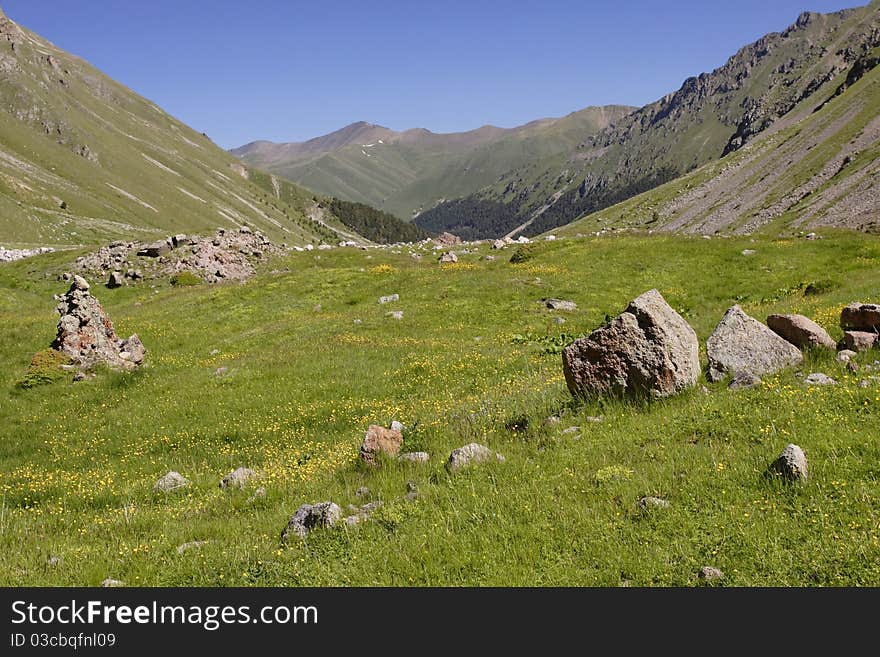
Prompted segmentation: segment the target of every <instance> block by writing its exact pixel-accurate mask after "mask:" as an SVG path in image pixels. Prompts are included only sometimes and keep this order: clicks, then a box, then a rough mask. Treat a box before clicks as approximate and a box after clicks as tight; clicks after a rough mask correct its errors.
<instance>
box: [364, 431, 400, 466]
mask: <svg viewBox="0 0 880 657" xmlns="http://www.w3.org/2000/svg"><path fill="white" fill-rule="evenodd" d="M402 443H403V434H402V433H400V431H397V430H396V429H386V428H385V427H380V426H378V425H376V424H371V425H370V428H369V429H367V432H366V434H364V442H363V443H361V454H360V455H361V460H362V461H363V462H364V463H366V464H367V465H377V458H378V454H380V453H383V454H387V455H388V456H397V454H398V453H399V452H400V446H401V444H402Z"/></svg>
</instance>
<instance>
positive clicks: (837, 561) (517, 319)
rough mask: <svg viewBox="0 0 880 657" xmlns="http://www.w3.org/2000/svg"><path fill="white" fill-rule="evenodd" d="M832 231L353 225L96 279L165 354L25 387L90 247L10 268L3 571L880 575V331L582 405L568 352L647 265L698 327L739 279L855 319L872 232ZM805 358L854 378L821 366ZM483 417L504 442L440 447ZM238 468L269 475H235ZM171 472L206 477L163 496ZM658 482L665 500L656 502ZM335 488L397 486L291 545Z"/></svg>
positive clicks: (477, 579) (0, 270)
mask: <svg viewBox="0 0 880 657" xmlns="http://www.w3.org/2000/svg"><path fill="white" fill-rule="evenodd" d="M822 237H823V239H819V240H815V241H807V240H803V239H785V240H781V239H772V238H761V239H757V238H755V239H750V238H747V237H743V238H713V239H711V240H705V239H699V238H686V237H673V236H668V237H660V236H645V235H619V236H614V237H605V238H587V239H564V240H563V239H560V240H557V241H555V242H546V243H545V242H541V243H540V244H536V245H535V246H534V247H533V248H532V249H531V250H530V251H529V252H528V254H527V255H526V257H521V258H518V260H521V262H519V263H517V264H511V263H510V258H511V255H512V254H513V253H514V251H515V250H516V247H508V248H507V249H505V250H503V251H492V250H490V249H489V247H488V245H480V246H478V247H473V246H469V247H467V248H469V249H470V251H471V252H470V253H468V254H464V255H461V256H460V257H459V262H458V264H455V265H443V266H441V265H440V264H439V263H438V262H437V257H436V256H437V255H438V253H436V252H428V251H426V252H425V255H424V257H423V258H422V259H421V260H415V259H413V258H412V257H410V255H409V249H407V248H403V249H370V250H366V251H362V250H357V249H334V250H332V251H321V252H308V253H296V254H291V255H290V256H285V257H284V258H280V259H277V260H276V261H274V262H272V263H270V264H269V265H268V266H267V267H266V268H265V269H264V270H263V271H261V273H260V274H259V275H258V276H257V277H256V278H254V279H252V280H251V281H250V282H248V283H247V284H244V285H237V284H224V285H217V286H211V285H206V284H202V285H191V286H183V285H176V286H175V285H171V283H170V281H169V280H159V281H154V282H147V283H139V284H136V285H131V286H128V287H123V288H119V289H115V290H108V289H106V288H104V287H103V286H101V285H99V284H98V283H100V281H92V283H93V287H92V290H93V293H94V294H95V296H97V297H98V299H99V300H100V301H101V302H102V304H103V305H104V307H105V309H106V310H107V312H108V313H109V315H110V317H111V318H112V320H113V322H114V324H115V326H116V329H117V332H118V333H119V335H120V336H121V337H127V336H128V335H130V334H132V333H138V334H139V336H140V337H141V339H142V340H143V342H144V344H145V345H146V348H147V350H148V353H147V363H148V366H146V367H144V368H142V369H141V370H140V371H137V372H134V373H128V374H126V373H116V372H109V371H102V372H98V373H97V376H96V377H95V378H90V379H87V380H85V381H81V382H77V383H74V382H73V381H72V374H64V375H63V376H60V377H57V378H56V380H54V381H49V382H46V383H43V384H41V385H34V386H32V387H23V386H22V385H21V382H22V381H23V380H24V379H25V377H26V374H27V371H28V365H29V363H30V361H31V358H32V357H33V356H34V354H35V353H37V352H39V351H41V350H44V349H45V348H46V347H48V345H49V344H50V343H51V341H52V339H53V337H54V334H55V324H56V322H57V319H58V317H57V315H56V314H55V312H54V306H55V302H54V301H53V299H52V295H53V294H58V293H62V292H64V291H65V289H66V286H65V284H64V283H61V282H59V280H58V276H59V274H60V273H62V272H64V271H67V270H69V268H70V266H71V265H70V263H71V262H72V261H73V259H74V258H75V256H76V255H77V253H76V252H62V253H53V254H48V255H45V256H40V257H36V258H31V259H28V260H23V261H19V262H16V263H11V264H5V265H0V324H2V326H3V331H2V333H0V363H2V368H0V499H2V507H0V585H5V586H36V585H48V586H73V585H77V586H79V585H85V586H95V585H98V584H99V583H100V582H101V581H102V580H104V579H105V578H114V579H118V580H121V581H122V582H124V583H125V584H126V585H129V586H136V585H143V586H198V585H205V586H226V585H228V586H316V585H321V586H324V585H328V586H373V585H379V586H387V585H392V586H429V585H431V586H434V585H438V586H462V585H464V586H472V585H479V586H496V585H512V586H531V585H537V586H550V585H573V586H621V585H632V586H692V585H693V586H696V585H699V584H700V582H699V580H698V579H697V576H696V574H697V572H698V571H699V569H700V568H701V567H702V566H705V565H710V566H716V567H718V568H720V569H721V570H722V571H723V572H724V578H723V579H722V580H721V581H720V582H719V584H720V585H722V586H838V585H868V586H877V585H878V584H880V499H878V490H880V489H878V479H880V441H878V434H877V426H878V420H880V385H878V378H877V377H878V376H880V367H878V368H877V371H872V367H873V363H874V361H875V359H877V358H880V354H878V353H877V352H876V351H875V352H873V353H871V352H869V353H865V354H860V355H859V356H858V357H857V358H856V359H854V361H855V362H857V363H858V364H859V366H860V369H859V371H857V372H852V371H850V370H849V369H847V368H846V367H845V366H844V365H842V364H840V363H837V362H836V360H835V357H834V354H833V353H830V352H828V353H809V354H807V358H806V361H805V363H804V365H803V366H802V367H800V368H798V369H796V370H789V371H785V372H781V373H779V374H778V375H776V376H773V377H767V378H765V379H764V381H763V383H762V385H761V386H759V387H758V388H756V389H751V390H740V391H732V390H728V389H727V386H726V383H724V382H722V383H718V384H711V385H707V386H706V390H704V389H702V385H703V383H704V381H701V382H700V384H698V386H697V387H696V388H695V389H694V390H693V391H691V392H689V393H686V394H683V395H681V396H678V397H676V398H672V399H667V400H662V401H655V402H651V403H627V402H623V401H602V400H597V401H591V402H579V401H577V400H574V399H573V398H572V397H571V395H570V394H569V392H568V390H567V388H566V386H565V381H564V379H563V376H562V364H561V354H560V351H561V347H562V346H563V345H565V344H567V343H568V342H570V341H571V340H573V339H574V338H575V337H577V336H580V335H584V334H587V333H589V332H590V331H591V330H593V329H594V328H596V327H598V326H600V325H601V324H602V323H603V322H604V321H605V320H606V317H609V316H612V317H613V316H615V315H617V314H618V313H619V312H621V311H622V310H623V309H624V308H625V307H626V305H627V303H628V302H629V301H630V300H631V299H632V298H634V297H636V296H637V295H639V294H641V293H642V292H644V291H646V290H648V289H651V288H657V289H658V290H660V292H661V293H662V294H663V295H664V297H665V298H666V300H667V301H668V302H669V303H670V304H671V305H672V306H673V307H674V308H675V309H676V310H677V311H678V312H680V313H681V314H682V315H683V316H684V317H685V318H686V319H687V320H688V321H689V322H690V323H691V325H692V326H693V327H694V328H695V330H696V331H697V333H698V335H699V337H700V340H701V342H702V343H703V344H705V340H706V338H707V337H708V336H709V334H710V333H711V331H712V329H713V328H714V326H715V324H716V323H717V322H718V321H719V320H720V318H721V316H722V315H723V313H724V311H725V310H726V309H727V308H728V307H729V306H731V305H733V304H735V303H738V304H740V305H741V306H742V307H743V308H744V310H745V311H746V312H748V313H749V314H751V315H752V316H754V317H756V318H758V319H760V320H762V321H763V320H764V319H765V318H766V316H767V315H768V314H769V313H773V312H786V313H795V312H796V313H802V314H805V315H807V316H809V317H811V318H812V319H814V320H816V321H817V322H818V323H819V324H821V325H823V326H824V327H825V328H827V329H828V330H829V332H830V333H831V334H832V336H833V337H834V338H835V339H839V338H840V337H841V331H840V329H839V328H838V326H837V323H838V318H839V312H840V308H841V307H842V306H843V305H844V304H846V303H848V302H850V301H854V300H860V301H865V302H868V301H880V298H878V297H880V285H878V283H880V241H878V238H877V237H873V236H870V235H860V234H854V233H847V232H826V233H823V234H822ZM744 249H752V250H754V251H756V253H755V254H754V255H751V256H743V255H742V254H741V252H742V251H743V250H744ZM487 255H492V256H495V259H494V260H486V259H484V257H485V256H487ZM391 294H399V295H400V300H399V301H398V302H394V303H389V304H380V303H379V302H378V299H379V297H380V296H385V295H391ZM547 297H557V298H563V299H571V300H573V301H575V302H576V303H577V306H578V309H577V310H576V311H574V312H568V313H563V312H556V311H551V310H548V309H546V308H545V307H544V305H543V304H542V303H541V299H543V298H547ZM398 310H401V311H403V318H402V319H400V320H397V319H393V318H391V317H388V316H386V313H388V312H391V311H398ZM559 317H562V318H564V319H565V322H564V323H557V318H559ZM356 320H359V321H356ZM703 363H704V364H705V354H703ZM221 368H225V369H221ZM811 372H824V373H825V374H828V375H829V376H831V377H833V378H834V379H836V380H837V382H838V385H836V386H827V387H809V386H807V385H805V384H804V383H803V382H802V378H803V377H804V376H805V375H806V374H808V373H811ZM551 416H556V417H558V418H559V422H556V423H553V422H547V418H549V417H551ZM598 417H601V418H602V421H600V422H596V421H593V420H592V418H598ZM393 420H397V421H400V422H402V423H404V424H405V425H406V427H407V429H406V431H405V433H404V438H405V440H404V448H403V449H404V451H427V452H429V453H430V454H431V459H430V461H429V462H428V463H427V464H404V463H400V462H396V461H391V460H389V459H386V460H384V461H383V462H382V463H381V466H380V467H378V468H375V469H368V468H366V467H364V466H362V465H360V464H359V462H358V448H359V445H360V442H361V440H362V439H363V435H364V431H365V430H366V429H367V427H368V426H369V425H370V424H380V425H385V426H388V425H390V423H391V422H392V421H393ZM571 427H578V429H576V430H573V431H567V430H569V429H570V428H571ZM471 442H478V443H482V444H485V445H487V446H489V447H490V448H492V449H493V450H494V451H497V452H499V453H501V454H503V455H504V456H505V457H506V460H505V462H504V463H492V464H486V465H481V466H478V467H474V468H471V469H467V470H463V471H461V472H458V473H455V474H450V473H448V472H447V471H446V469H445V467H444V464H445V461H446V459H447V457H448V455H449V453H450V451H451V450H452V449H454V448H456V447H460V446H462V445H465V444H467V443H471ZM791 442H793V443H797V444H798V445H800V446H801V447H803V449H804V450H805V452H806V454H807V458H808V459H809V464H810V477H809V479H808V480H807V481H806V482H804V483H802V484H796V485H788V484H785V483H783V482H781V481H779V480H777V479H773V478H769V477H767V476H765V471H766V469H767V466H768V464H769V463H770V462H771V461H773V459H775V457H776V456H777V455H778V454H779V453H780V452H781V451H782V449H783V448H784V447H785V445H786V444H788V443H791ZM240 466H245V467H250V468H252V469H254V470H255V471H257V472H258V474H259V478H258V480H256V481H254V482H252V483H251V484H249V485H248V486H246V487H245V488H244V489H242V490H224V489H221V488H220V487H219V485H218V484H219V481H220V479H221V478H222V477H223V476H224V475H225V474H227V473H229V472H230V471H232V470H234V469H235V468H237V467H240ZM170 470H174V471H177V472H179V473H181V474H182V475H183V476H184V477H186V478H187V479H189V480H190V481H191V482H192V485H191V486H190V487H188V488H186V489H183V490H180V491H176V492H172V493H154V492H153V485H154V484H155V482H156V481H157V480H158V479H159V478H160V477H161V476H162V475H164V474H165V473H166V472H168V471H170ZM408 483H409V484H412V485H413V486H414V487H415V488H416V489H417V491H418V496H417V497H416V498H415V499H414V500H407V499H405V495H406V493H407V484H408ZM361 487H367V488H368V489H369V490H370V496H369V497H366V498H364V497H360V498H359V497H357V496H356V495H355V492H356V491H357V490H358V489H359V488H361ZM411 487H412V486H411ZM258 488H263V489H264V491H265V494H264V495H260V494H257V489H258ZM261 492H262V491H261ZM643 496H655V497H660V498H663V499H665V500H667V501H668V502H669V503H670V506H669V508H651V509H648V510H643V509H641V508H640V507H639V505H638V501H639V499H640V498H641V497H643ZM325 500H332V501H334V502H336V503H337V504H339V505H340V506H341V507H342V508H343V509H345V508H346V507H347V506H348V505H349V504H358V505H360V504H363V503H364V502H365V501H370V500H381V501H382V503H383V504H382V506H381V508H380V509H379V510H378V511H377V512H376V513H375V514H374V515H373V516H372V517H371V519H370V520H369V521H367V522H364V523H362V524H359V525H357V526H345V525H343V526H336V527H333V528H329V529H323V530H316V531H313V532H312V533H311V534H310V535H309V536H308V538H306V539H305V540H299V539H297V540H295V541H292V542H290V543H289V544H288V545H286V546H282V544H281V542H280V533H281V531H282V529H284V527H285V525H286V523H287V520H288V519H289V518H290V516H291V515H292V514H293V513H294V512H295V511H296V509H297V508H298V507H299V506H300V505H301V504H303V503H315V502H321V501H325ZM194 541H204V542H205V543H204V544H202V545H201V546H200V547H193V548H191V549H188V550H185V551H182V552H181V551H178V547H179V546H181V545H183V544H186V543H191V542H194Z"/></svg>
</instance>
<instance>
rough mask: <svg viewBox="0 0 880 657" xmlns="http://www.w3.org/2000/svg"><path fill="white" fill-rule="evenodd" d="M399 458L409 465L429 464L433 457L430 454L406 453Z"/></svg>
mask: <svg viewBox="0 0 880 657" xmlns="http://www.w3.org/2000/svg"><path fill="white" fill-rule="evenodd" d="M397 458H398V459H400V460H401V461H406V462H407V463H427V462H428V461H430V460H431V455H430V454H428V452H406V453H404V454H401V455H400V456H398V457H397Z"/></svg>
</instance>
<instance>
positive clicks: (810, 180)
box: [555, 48, 880, 235]
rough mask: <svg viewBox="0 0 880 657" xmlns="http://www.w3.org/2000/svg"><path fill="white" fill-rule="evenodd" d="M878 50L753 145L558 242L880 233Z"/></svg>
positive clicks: (569, 229) (576, 225)
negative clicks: (663, 234) (674, 235)
mask: <svg viewBox="0 0 880 657" xmlns="http://www.w3.org/2000/svg"><path fill="white" fill-rule="evenodd" d="M878 61H880V48H874V49H873V50H871V51H868V52H867V53H865V54H864V55H863V56H862V57H860V58H859V59H858V60H856V62H855V63H854V64H853V66H852V67H851V68H850V69H849V70H848V71H847V72H844V73H841V74H840V76H838V78H837V79H835V80H833V81H832V83H831V84H829V85H826V87H824V88H823V89H822V90H821V91H820V92H819V93H817V94H816V95H815V96H814V97H811V99H810V100H809V102H804V103H802V104H801V105H800V106H799V107H798V108H797V109H796V110H795V111H793V112H791V113H789V114H788V115H786V116H785V117H784V118H783V119H782V120H779V121H777V122H775V123H774V125H772V126H771V127H770V128H769V129H768V130H766V131H765V132H764V133H762V134H761V135H760V136H758V137H756V138H755V139H754V141H752V142H750V143H748V144H746V145H745V146H744V147H742V148H741V149H739V150H738V151H736V152H735V153H732V154H730V155H728V156H727V157H725V158H724V159H722V160H718V161H715V162H711V163H709V164H706V165H704V166H703V167H701V168H699V169H697V170H696V171H694V172H691V173H690V174H688V175H686V176H683V177H682V178H679V179H676V180H674V181H672V182H669V183H667V184H665V185H662V186H660V187H658V188H656V189H654V190H651V191H649V192H646V193H644V194H641V195H639V196H636V197H634V198H632V199H630V200H628V201H626V202H623V203H620V204H618V205H615V206H613V207H611V208H607V209H605V210H603V211H601V212H597V213H593V214H591V215H588V216H586V217H585V218H583V219H581V220H579V221H575V222H573V223H571V224H569V225H567V226H565V227H564V228H563V229H562V230H558V231H555V232H556V233H557V234H560V235H562V234H577V233H579V232H581V233H586V232H593V231H599V232H607V231H610V230H619V229H629V228H649V229H654V230H664V231H679V232H688V233H698V234H704V235H712V234H715V233H738V234H749V233H754V232H758V231H769V232H773V233H782V234H796V233H799V232H800V233H805V232H812V231H814V230H816V229H819V228H822V227H825V226H838V227H847V228H854V229H858V230H863V231H867V232H874V233H877V232H880V202H878V201H880V68H876V63H877V62H878Z"/></svg>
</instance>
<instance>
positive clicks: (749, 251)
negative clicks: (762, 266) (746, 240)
mask: <svg viewBox="0 0 880 657" xmlns="http://www.w3.org/2000/svg"><path fill="white" fill-rule="evenodd" d="M756 253H757V251H755V250H754V249H743V250H742V254H743V255H744V256H753V255H755V254H756Z"/></svg>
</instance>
